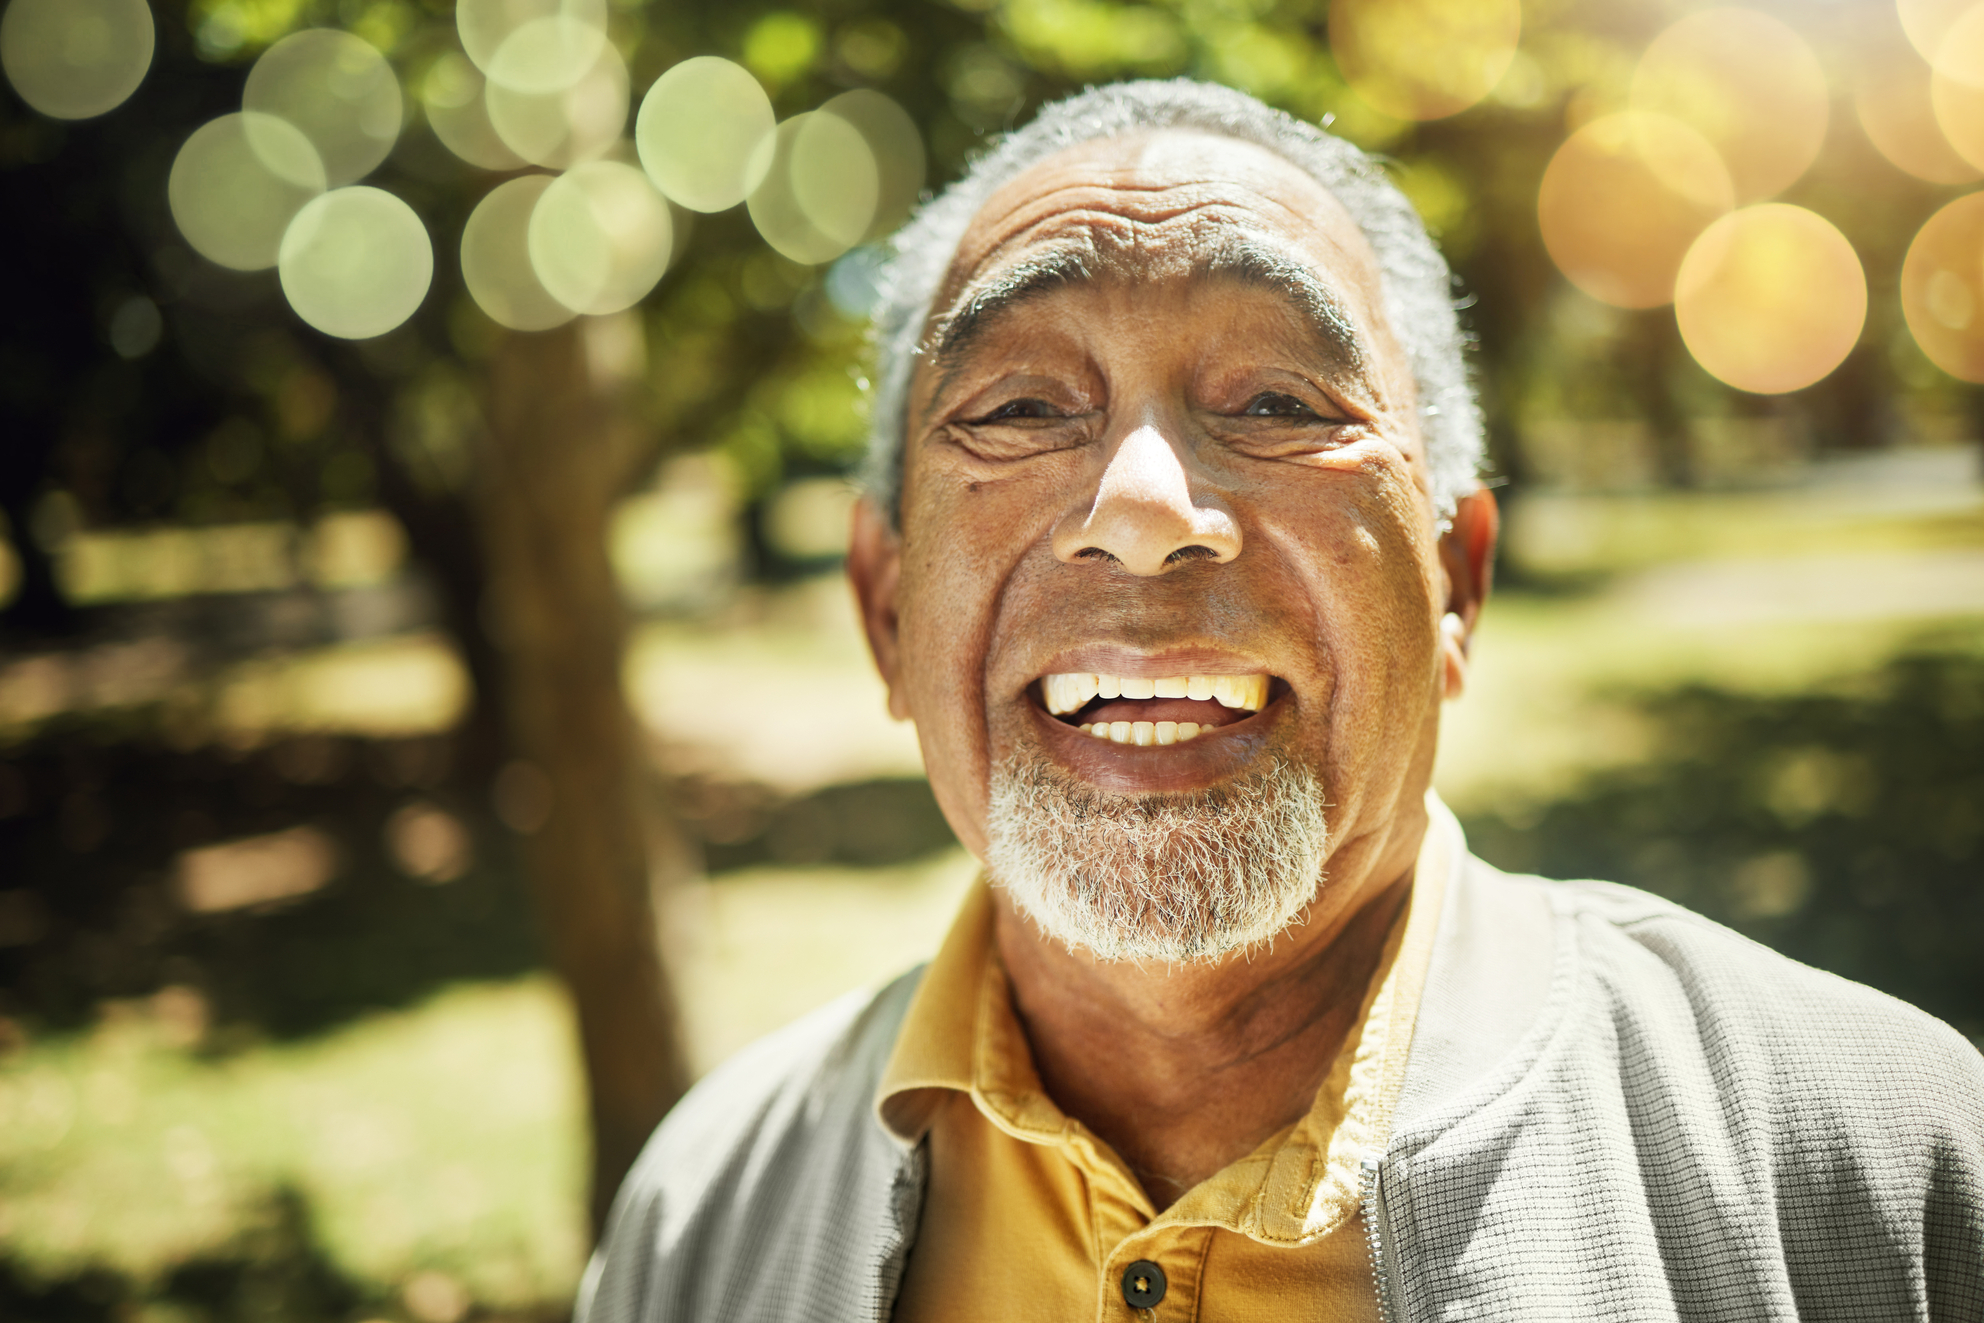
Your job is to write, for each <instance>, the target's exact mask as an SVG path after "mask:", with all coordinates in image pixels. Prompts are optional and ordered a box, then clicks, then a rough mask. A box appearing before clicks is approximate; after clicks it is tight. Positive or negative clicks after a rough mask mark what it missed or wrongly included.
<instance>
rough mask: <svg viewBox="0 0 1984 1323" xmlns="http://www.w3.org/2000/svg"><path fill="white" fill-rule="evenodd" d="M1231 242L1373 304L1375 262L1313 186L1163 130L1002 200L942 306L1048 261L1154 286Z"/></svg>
mask: <svg viewBox="0 0 1984 1323" xmlns="http://www.w3.org/2000/svg"><path fill="white" fill-rule="evenodd" d="M1236 234H1246V235H1248V236H1250V238H1252V239H1254V240H1255V241H1257V242H1258V243H1260V244H1262V245H1265V246H1267V247H1272V248H1275V249H1279V250H1281V251H1282V252H1284V253H1285V254H1286V255H1287V257H1288V258H1289V259H1291V260H1293V261H1296V262H1299V263H1300V264H1302V265H1304V266H1308V267H1311V268H1312V269H1315V270H1317V271H1318V272H1319V273H1326V274H1327V275H1329V276H1330V277H1333V279H1331V281H1330V283H1332V284H1335V285H1338V286H1339V287H1342V288H1345V290H1346V292H1347V293H1348V292H1351V291H1355V292H1356V293H1357V294H1360V295H1364V296H1366V297H1369V298H1371V299H1372V301H1373V302H1375V295H1376V284H1377V262H1376V258H1375V256H1374V255H1373V253H1372V252H1371V249H1370V245H1369V244H1368V243H1367V242H1366V241H1365V239H1364V236H1363V233H1362V232H1361V231H1360V230H1359V229H1358V227H1357V224H1356V222H1355V221H1353V220H1352V219H1351V217H1350V214H1349V213H1348V212H1347V211H1345V210H1344V208H1343V205H1342V203H1340V202H1338V201H1337V200H1336V198H1335V197H1333V196H1332V195H1331V194H1330V192H1329V190H1328V189H1326V188H1324V187H1323V185H1322V184H1321V183H1319V182H1317V181H1316V180H1315V179H1314V178H1312V177H1311V176H1310V175H1309V174H1308V173H1307V172H1305V171H1303V170H1302V169H1300V168H1299V167H1297V166H1296V165H1294V164H1293V163H1292V162H1289V161H1287V160H1285V159H1284V158H1282V157H1281V156H1279V155H1277V154H1276V153H1274V152H1271V151H1269V150H1267V149H1266V148H1264V147H1259V146H1256V145H1255V144H1253V143H1248V142H1242V141H1239V140H1237V139H1234V138H1228V137H1224V136H1221V135H1216V134H1212V133H1206V132H1202V131H1197V130H1177V129H1168V130H1160V131H1149V132H1141V133H1137V134H1132V135H1125V136H1122V137H1114V138H1105V139H1097V140H1094V141H1090V142H1084V143H1079V144H1077V145H1075V146H1073V147H1070V148H1068V149H1067V150H1065V151H1062V152H1059V153H1057V154H1056V155H1054V156H1052V157H1049V158H1048V159H1047V160H1045V161H1042V162H1041V163H1039V164H1038V165H1036V166H1034V167H1033V168H1031V169H1029V170H1027V171H1026V172H1025V173H1023V174H1021V175H1020V176H1019V177H1017V178H1015V179H1013V180H1012V181H1011V182H1009V183H1007V184H1006V185H1005V186H1004V187H1002V188H1001V189H999V190H998V192H996V193H994V194H993V195H992V197H991V198H989V199H988V200H987V201H986V203H985V205H984V206H983V207H981V208H980V209H979V212H978V214H977V216H975V217H974V218H973V220H972V223H971V225H970V226H969V228H967V230H966V231H965V234H964V237H963V239H962V240H961V241H960V242H959V244H958V251H957V254H956V256H955V258H954V259H953V261H952V265H951V270H950V274H949V278H948V279H947V280H946V281H945V292H946V296H947V297H946V298H945V299H943V300H940V304H941V303H945V302H948V301H949V300H950V299H951V298H954V297H955V296H956V295H957V294H958V293H959V292H960V291H962V290H963V289H964V288H965V287H966V286H968V285H970V284H972V283H974V282H975V281H977V280H979V279H981V278H983V277H984V276H986V275H987V274H988V273H989V272H992V271H994V270H995V269H997V268H1000V267H1005V266H1008V265H1011V264H1014V263H1025V262H1029V261H1037V260H1038V259H1039V258H1040V257H1042V256H1043V255H1045V254H1048V253H1056V254H1060V255H1062V256H1064V257H1065V256H1067V255H1070V254H1077V253H1081V252H1083V251H1087V252H1091V253H1093V255H1094V257H1095V259H1096V261H1097V262H1098V265H1099V266H1102V267H1108V268H1115V269H1119V270H1120V269H1124V268H1126V267H1128V268H1131V269H1135V268H1142V269H1143V270H1144V271H1145V272H1146V274H1149V275H1158V274H1161V273H1165V272H1169V271H1181V270H1184V269H1187V268H1189V267H1191V266H1194V265H1200V266H1202V265H1203V264H1204V262H1205V260H1206V258H1207V256H1208V255H1209V254H1211V253H1214V252H1217V251H1220V250H1222V249H1225V248H1227V247H1228V246H1230V244H1231V242H1232V239H1233V236H1234V235H1236ZM1360 301H1361V300H1360Z"/></svg>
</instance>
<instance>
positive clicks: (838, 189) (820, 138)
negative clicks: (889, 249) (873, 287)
mask: <svg viewBox="0 0 1984 1323" xmlns="http://www.w3.org/2000/svg"><path fill="white" fill-rule="evenodd" d="M786 169H787V171H788V175H789V178H790V180H791V188H792V200H793V202H794V203H795V204H796V205H797V206H798V208H799V211H800V214H802V215H803V216H805V218H806V220H807V221H808V223H810V224H811V225H812V226H813V228H814V229H816V230H818V231H819V232H820V233H821V234H823V235H825V236H826V237H827V238H829V239H831V240H833V241H834V242H835V243H837V244H839V245H840V246H841V248H842V250H843V251H845V250H846V249H849V248H852V247H854V245H856V244H858V243H860V242H861V241H862V239H864V238H865V237H867V234H868V227H869V226H870V225H872V224H873V223H874V220H875V208H876V204H877V203H878V202H880V200H881V186H882V171H881V167H880V165H879V164H877V162H876V160H875V149H874V148H872V147H870V146H869V145H868V139H867V137H866V136H865V135H863V134H862V132H861V130H859V129H857V128H855V127H854V125H852V124H850V123H849V122H848V121H847V120H844V119H842V118H841V117H840V116H838V115H830V114H827V113H826V112H824V111H821V112H816V113H814V114H811V115H808V116H806V118H805V120H804V122H803V123H801V124H800V126H799V131H798V132H797V133H795V134H793V135H792V159H791V160H790V161H789V162H788V163H787V166H786ZM834 256H835V257H839V256H840V254H839V253H835V254H834Z"/></svg>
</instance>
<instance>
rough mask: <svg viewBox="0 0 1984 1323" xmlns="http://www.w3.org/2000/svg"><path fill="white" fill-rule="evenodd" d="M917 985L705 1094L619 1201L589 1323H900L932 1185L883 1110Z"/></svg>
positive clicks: (583, 1315) (692, 1101) (589, 1281)
mask: <svg viewBox="0 0 1984 1323" xmlns="http://www.w3.org/2000/svg"><path fill="white" fill-rule="evenodd" d="M914 986H915V976H913V975H911V976H905V977H904V978H903V979H900V980H897V982H896V983H894V984H892V985H891V986H890V987H888V988H886V989H884V990H883V991H882V992H881V993H880V994H879V995H872V996H871V995H870V994H858V995H855V996H850V997H848V998H843V999H842V1000H840V1001H838V1002H835V1003H833V1004H832V1005H829V1006H827V1007H824V1008H822V1009H821V1010H819V1011H817V1012H815V1013H814V1014H813V1015H811V1016H808V1017H807V1018H805V1019H803V1020H800V1021H799V1022H797V1023H795V1024H793V1025H790V1026H788V1027H787V1028H785V1029H783V1030H780V1031H779V1032H778V1033H776V1034H773V1035H771V1036H770V1037H768V1038H765V1039H762V1040H760V1041H759V1042H758V1043H756V1044H754V1045H753V1046H751V1047H749V1048H746V1049H745V1050H744V1051H743V1052H741V1053H739V1054H738V1055H737V1056H736V1057H733V1058H732V1059H731V1060H730V1061H729V1062H727V1063H725V1064H724V1065H723V1066H722V1067H721V1068H719V1069H718V1070H717V1071H715V1072H713V1073H712V1074H711V1075H710V1076H709V1077H708V1078H706V1079H705V1080H704V1081H703V1082H702V1083H700V1084H698V1085H697V1086H696V1087H695V1088H694V1089H693V1090H691V1091H690V1093H689V1094H688V1096H686V1097H685V1098H683V1100H682V1101H681V1103H679V1104H678V1105H677V1106H676V1108H675V1110H674V1111H672V1112H671V1113H670V1114H669V1116H668V1118H667V1120H665V1121H664V1122H663V1123H662V1124H661V1126H660V1128H659V1129H658V1130H656V1132H655V1135H654V1138H653V1139H651V1140H650V1141H649V1143H648V1145H647V1147H646V1149H645V1150H644V1151H643V1152H642V1154H641V1157H640V1160H639V1161H638V1162H637V1163H635V1165H634V1169H633V1170H632V1171H631V1172H630V1173H629V1174H628V1177H627V1180H626V1182H625V1184H624V1185H623V1186H622V1187H621V1190H620V1193H619V1196H618V1198H617V1199H616V1200H615V1201H614V1207H613V1211H612V1213H611V1215H610V1216H609V1218H608V1221H607V1226H606V1232H605V1235H604V1236H603V1237H602V1239H601V1243H600V1246H599V1249H598V1251H597V1252H596V1253H595V1254H594V1256H593V1260H592V1263H591V1264H590V1265H589V1266H588V1268H587V1270H586V1275H585V1279H584V1281H583V1282H582V1284H581V1287H580V1294H579V1299H578V1303H577V1308H576V1310H575V1313H574V1320H575V1323H692V1321H693V1323H746V1321H749V1323H773V1321H774V1320H778V1321H781V1323H782V1321H784V1320H816V1319H817V1320H821V1323H829V1321H830V1323H850V1321H851V1320H860V1319H882V1318H886V1316H887V1310H888V1306H889V1303H890V1301H891V1300H892V1298H893V1294H894V1290H895V1286H896V1282H897V1281H898V1280H899V1278H900V1273H901V1267H902V1258H903V1255H904V1253H905V1251H906V1248H907V1240H908V1235H909V1232H910V1230H912V1229H913V1228H914V1225H915V1215H916V1209H917V1203H918V1199H919V1198H920V1195H921V1190H922V1185H921V1179H920V1176H921V1173H920V1168H919V1167H918V1165H917V1157H918V1155H917V1154H916V1153H915V1152H914V1151H911V1150H906V1149H904V1148H903V1147H902V1146H901V1145H900V1144H899V1143H898V1142H897V1141H895V1140H894V1139H893V1138H892V1137H890V1136H889V1135H888V1133H887V1132H886V1131H884V1130H883V1129H882V1127H881V1125H880V1124H879V1123H878V1122H877V1121H876V1120H875V1117H874V1110H873V1103H874V1092H875V1086H876V1080H877V1079H878V1078H879V1076H880V1072H881V1068H882V1062H883V1061H884V1060H886V1058H887V1055H888V1051H889V1048H890V1046H891V1045H892V1044H893V1042H894V1037H895V1028H896V1026H897V1025H898V1024H900V1022H901V1019H902V1013H903V1010H904V1008H905V1006H906V1005H907V1003H908V999H909V994H910V992H911V991H912V990H913V989H914Z"/></svg>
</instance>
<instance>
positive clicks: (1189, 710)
mask: <svg viewBox="0 0 1984 1323" xmlns="http://www.w3.org/2000/svg"><path fill="white" fill-rule="evenodd" d="M1271 684H1272V677H1270V676H1268V675H1266V674H1265V673H1260V672H1256V673H1252V674H1242V675H1173V676H1162V677H1153V676H1137V675H1112V674H1098V673H1094V672H1087V671H1076V672H1068V671H1063V672H1056V673H1053V674H1049V675H1044V676H1042V677H1041V678H1040V697H1041V701H1042V703H1043V705H1044V706H1045V707H1046V709H1047V711H1048V713H1049V714H1050V715H1052V716H1054V717H1055V718H1057V719H1058V720H1060V721H1061V722H1063V723H1064V724H1066V725H1071V726H1079V727H1080V728H1081V730H1082V731H1083V732H1084V733H1085V734H1088V735H1092V736H1094V737H1095V738H1097V739H1101V740H1107V741H1109V742H1110V743H1112V744H1131V745H1137V746H1143V747H1148V746H1153V745H1166V744H1180V743H1184V742H1186V741H1189V740H1193V739H1196V738H1198V737H1199V736H1200V735H1201V734H1206V733H1210V732H1211V731H1213V730H1215V729H1217V728H1218V727H1221V726H1225V725H1230V724H1233V723H1235V722H1239V721H1244V720H1245V719H1246V718H1247V717H1248V716H1250V715H1251V714H1253V713H1256V712H1259V711H1260V710H1261V709H1262V708H1264V707H1266V706H1267V704H1268V693H1269V689H1270V687H1271Z"/></svg>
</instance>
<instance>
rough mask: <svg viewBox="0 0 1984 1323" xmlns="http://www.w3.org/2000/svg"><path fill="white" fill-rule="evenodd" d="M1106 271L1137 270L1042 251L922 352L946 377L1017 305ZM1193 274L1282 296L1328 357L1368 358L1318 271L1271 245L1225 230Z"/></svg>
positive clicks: (1006, 274) (974, 299)
mask: <svg viewBox="0 0 1984 1323" xmlns="http://www.w3.org/2000/svg"><path fill="white" fill-rule="evenodd" d="M1105 273H1110V274H1121V275H1125V276H1134V275H1136V274H1138V273H1136V272H1135V271H1134V270H1133V269H1132V268H1131V267H1130V264H1129V263H1128V262H1127V261H1126V260H1123V259H1120V258H1118V259H1115V260H1112V257H1111V255H1098V254H1096V253H1095V252H1094V251H1093V250H1089V249H1085V248H1072V247H1071V248H1065V249H1061V250H1059V251H1054V252H1047V253H1043V254H1041V255H1039V256H1037V257H1033V258H1030V259H1028V260H1027V261H1024V262H1020V263H1017V264H1015V265H1014V266H1011V267H1008V268H1007V269H1006V270H1004V271H1001V272H999V273H998V274H997V275H996V276H994V277H993V278H992V279H991V280H989V281H987V282H986V283H985V284H983V285H981V286H979V287H978V288H976V289H973V290H972V291H970V293H969V294H968V295H967V296H966V297H965V298H964V300H963V301H962V302H961V303H959V304H958V305H957V306H956V307H954V308H952V309H951V311H950V312H948V313H946V314H945V315H944V317H943V318H942V319H940V320H939V322H938V323H937V325H936V326H935V327H933V328H932V331H931V335H930V337H929V340H928V341H927V342H926V347H925V350H924V352H925V353H926V354H927V355H928V356H929V358H930V360H931V362H932V363H933V364H934V365H935V366H936V367H937V368H938V369H939V370H940V371H941V372H943V373H944V375H945V376H946V377H948V376H949V375H950V372H951V371H952V370H953V369H954V368H955V367H956V363H957V360H958V358H959V357H960V356H961V355H962V354H963V353H964V351H965V350H966V349H968V348H969V347H970V345H971V343H972V341H974V340H976V339H977V338H979V337H980V336H981V335H983V334H984V333H985V331H986V330H987V328H989V327H990V326H991V325H993V324H994V323H995V322H997V321H998V320H999V319H1000V318H1001V317H1004V316H1005V315H1007V314H1008V313H1010V312H1012V311H1013V309H1014V308H1016V307H1018V306H1019V305H1021V304H1023V303H1026V302H1027V301H1029V300H1031V299H1035V298H1039V297H1040V296H1042V295H1044V294H1048V293H1052V292H1053V291H1055V290H1058V289H1065V288H1067V287H1068V286H1070V285H1077V284H1081V283H1084V282H1086V281H1091V280H1095V279H1098V278H1099V277H1100V276H1102V275H1103V274H1105ZM1191 273H1192V275H1193V276H1195V277H1196V276H1210V277H1214V278H1218V279H1225V280H1235V281H1239V282H1240V283H1242V284H1247V285H1254V286H1257V287H1260V288H1263V289H1267V290H1270V291H1272V292H1274V293H1277V294H1280V295H1283V296H1285V297H1286V298H1287V299H1288V301H1289V302H1290V303H1291V304H1293V305H1294V307H1295V309H1296V311H1298V312H1299V313H1301V315H1302V318H1303V320H1304V321H1305V322H1307V323H1308V326H1309V329H1310V331H1311V332H1312V333H1313V334H1314V335H1315V336H1316V338H1317V339H1318V340H1319V341H1321V342H1322V344H1323V345H1324V346H1325V347H1326V348H1327V349H1328V350H1329V351H1330V353H1331V355H1332V356H1333V357H1334V358H1336V359H1337V360H1338V361H1339V362H1341V363H1342V364H1343V365H1344V366H1346V367H1350V368H1353V369H1354V368H1360V367H1362V366H1363V365H1364V361H1365V346H1364V340H1363V337H1361V336H1360V335H1359V334H1358V333H1357V328H1356V325H1355V323H1354V322H1352V320H1351V318H1350V314H1349V311H1348V310H1347V309H1346V308H1345V307H1344V305H1343V301H1342V299H1340V298H1339V297H1338V296H1337V293H1336V291H1335V290H1333V289H1331V288H1330V287H1329V286H1328V285H1326V284H1324V283H1323V282H1322V281H1321V280H1319V279H1317V277H1316V275H1315V273H1314V272H1312V271H1310V270H1309V268H1308V267H1306V266H1304V265H1303V264H1302V263H1301V262H1299V261H1297V260H1296V259H1295V258H1293V257H1291V256H1290V255H1289V254H1287V253H1285V252H1283V251H1281V250H1280V249H1279V248H1277V247H1275V246H1274V245H1272V244H1269V243H1264V242H1262V241H1261V240H1260V239H1257V238H1254V237H1253V236H1251V235H1246V234H1231V233H1229V234H1225V235H1223V236H1221V238H1220V240H1219V241H1218V243H1217V244H1216V245H1215V246H1214V247H1212V248H1211V249H1210V250H1209V251H1207V252H1204V253H1202V254H1200V255H1199V257H1198V258H1197V259H1196V260H1195V261H1194V262H1193V265H1192V271H1191Z"/></svg>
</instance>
